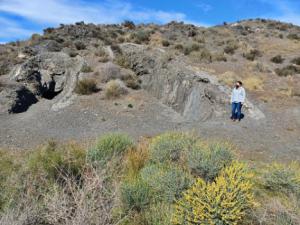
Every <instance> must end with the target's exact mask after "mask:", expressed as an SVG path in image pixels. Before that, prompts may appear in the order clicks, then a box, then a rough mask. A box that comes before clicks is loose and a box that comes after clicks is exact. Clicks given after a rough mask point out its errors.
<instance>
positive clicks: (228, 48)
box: [224, 41, 239, 55]
mask: <svg viewBox="0 0 300 225" xmlns="http://www.w3.org/2000/svg"><path fill="white" fill-rule="evenodd" d="M238 48H239V46H238V45H237V43H235V42H234V41H230V42H228V44H227V45H226V46H225V48H224V52H225V53H226V54H230V55H233V54H234V53H235V50H237V49H238Z"/></svg>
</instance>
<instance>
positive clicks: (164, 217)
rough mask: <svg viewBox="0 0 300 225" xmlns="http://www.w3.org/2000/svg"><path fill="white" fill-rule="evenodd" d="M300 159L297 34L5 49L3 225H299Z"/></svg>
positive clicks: (199, 34) (264, 30)
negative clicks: (237, 117) (240, 86)
mask: <svg viewBox="0 0 300 225" xmlns="http://www.w3.org/2000/svg"><path fill="white" fill-rule="evenodd" d="M236 80H242V81H243V83H244V86H245V89H246V91H247V99H246V102H245V105H244V107H243V112H244V114H245V117H244V118H243V119H242V121H241V122H233V121H231V120H230V118H229V117H230V107H231V106H230V92H231V88H232V86H233V84H234V82H235V81H236ZM299 160H300V27H298V26H295V25H292V24H287V23H282V22H278V21H272V20H265V19H254V20H245V21H239V22H236V23H233V24H226V23H225V24H223V25H220V26H214V27H209V28H205V27H196V26H194V25H188V24H184V23H178V22H170V23H168V24H165V25H155V24H139V25H135V24H134V23H133V22H130V21H125V22H124V23H122V24H116V25H95V24H85V23H84V22H78V23H76V24H73V25H65V24H61V25H60V27H58V28H47V29H45V30H44V34H43V35H39V34H33V35H32V37H31V38H30V39H29V40H25V41H17V42H12V43H7V44H5V45H0V190H1V191H0V225H12V224H14V225H83V224H87V225H109V224H112V225H171V224H172V225H183V224H188V225H191V224H218V225H237V224H239V225H250V224H251V225H285V224H288V225H296V224H299V223H300V192H299V190H300V176H299V175H300V172H299V171H300V165H299Z"/></svg>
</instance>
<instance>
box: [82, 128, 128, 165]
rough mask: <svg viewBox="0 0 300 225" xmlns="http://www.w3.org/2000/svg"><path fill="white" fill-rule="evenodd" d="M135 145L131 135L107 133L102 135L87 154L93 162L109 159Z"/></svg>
mask: <svg viewBox="0 0 300 225" xmlns="http://www.w3.org/2000/svg"><path fill="white" fill-rule="evenodd" d="M132 146H133V142H132V140H131V139H130V138H129V136H127V135H124V134H107V135H105V136H103V137H101V138H100V139H99V140H98V141H97V143H96V144H95V146H94V147H92V148H91V149H90V150H89V151H88V154H87V158H88V160H89V161H91V162H99V161H102V160H109V159H110V158H111V157H113V156H114V155H121V154H122V153H124V152H125V151H126V150H128V149H129V148H130V147H132Z"/></svg>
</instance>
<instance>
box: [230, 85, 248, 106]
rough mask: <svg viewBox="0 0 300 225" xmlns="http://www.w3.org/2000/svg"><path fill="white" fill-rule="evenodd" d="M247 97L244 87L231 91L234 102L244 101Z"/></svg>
mask: <svg viewBox="0 0 300 225" xmlns="http://www.w3.org/2000/svg"><path fill="white" fill-rule="evenodd" d="M245 98H246V92H245V89H244V88H243V87H239V88H238V89H237V88H234V89H233V90H232V93H231V103H232V102H241V103H244V102H245Z"/></svg>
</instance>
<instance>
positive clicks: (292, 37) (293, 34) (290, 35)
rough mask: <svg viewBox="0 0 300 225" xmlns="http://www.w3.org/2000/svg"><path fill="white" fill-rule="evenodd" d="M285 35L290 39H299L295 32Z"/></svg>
mask: <svg viewBox="0 0 300 225" xmlns="http://www.w3.org/2000/svg"><path fill="white" fill-rule="evenodd" d="M286 37H287V38H288V39H291V40H300V36H299V35H298V34H295V33H291V34H288V35H287V36H286Z"/></svg>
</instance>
